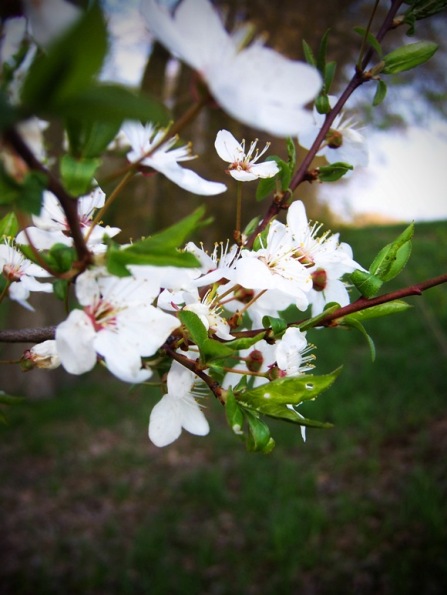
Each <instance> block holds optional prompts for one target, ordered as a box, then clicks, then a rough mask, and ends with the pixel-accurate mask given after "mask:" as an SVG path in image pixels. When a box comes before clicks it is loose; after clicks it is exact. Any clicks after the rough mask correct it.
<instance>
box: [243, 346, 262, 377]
mask: <svg viewBox="0 0 447 595" xmlns="http://www.w3.org/2000/svg"><path fill="white" fill-rule="evenodd" d="M246 363H247V368H248V369H249V370H250V372H259V370H260V369H261V368H262V364H263V363H264V356H263V355H262V352H261V351H259V349H254V350H253V351H252V352H251V353H250V355H249V356H248V357H247V362H246Z"/></svg>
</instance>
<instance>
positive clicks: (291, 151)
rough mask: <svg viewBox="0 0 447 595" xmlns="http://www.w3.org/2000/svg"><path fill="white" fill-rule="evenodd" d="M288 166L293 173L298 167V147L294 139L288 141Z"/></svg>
mask: <svg viewBox="0 0 447 595" xmlns="http://www.w3.org/2000/svg"><path fill="white" fill-rule="evenodd" d="M287 164H288V166H289V170H290V171H291V172H293V171H294V169H295V166H296V146H295V142H294V140H293V138H290V137H289V138H288V139H287Z"/></svg>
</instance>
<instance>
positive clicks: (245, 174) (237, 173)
mask: <svg viewBox="0 0 447 595" xmlns="http://www.w3.org/2000/svg"><path fill="white" fill-rule="evenodd" d="M228 173H229V174H230V176H231V177H232V178H234V179H235V180H238V181H239V182H252V181H253V180H257V179H258V177H259V176H257V175H255V174H254V173H252V172H250V171H246V170H245V169H230V170H229V171H228Z"/></svg>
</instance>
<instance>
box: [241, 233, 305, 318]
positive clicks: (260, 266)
mask: <svg viewBox="0 0 447 595" xmlns="http://www.w3.org/2000/svg"><path fill="white" fill-rule="evenodd" d="M295 250H296V248H295V244H294V242H293V238H292V236H291V234H290V232H289V230H288V229H287V227H286V226H285V225H283V224H282V223H280V222H278V221H273V222H272V223H271V224H270V228H269V231H268V234H267V241H266V245H265V247H262V248H260V249H259V250H242V252H241V258H240V259H239V260H238V262H237V263H236V267H235V269H236V274H235V281H236V282H237V283H239V284H240V285H242V286H243V287H246V288H247V289H255V290H270V289H275V290H279V291H281V292H283V293H285V294H287V295H289V296H293V298H294V302H295V304H296V306H297V307H298V308H299V309H300V310H305V309H306V308H307V306H308V297H307V293H308V291H309V290H310V289H311V287H312V279H311V276H310V273H309V271H308V270H307V268H306V267H305V266H304V265H303V264H302V263H301V262H300V261H299V260H298V259H297V258H296V257H295Z"/></svg>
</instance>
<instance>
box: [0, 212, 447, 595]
mask: <svg viewBox="0 0 447 595" xmlns="http://www.w3.org/2000/svg"><path fill="white" fill-rule="evenodd" d="M400 229H401V228H380V229H377V230H374V233H372V232H371V230H368V232H366V231H363V230H346V232H344V233H343V234H342V239H344V240H346V241H348V242H350V243H351V244H352V245H353V247H354V253H355V255H356V257H357V259H358V260H359V261H360V262H362V263H363V264H365V265H368V264H369V261H370V260H371V258H372V256H373V255H374V253H375V252H376V251H377V250H378V249H379V248H380V247H381V246H382V245H383V244H385V243H386V242H389V241H390V240H391V239H392V238H393V237H394V236H395V235H396V234H397V233H398V231H399V230H400ZM446 262H447V225H446V224H445V223H437V224H423V225H418V226H417V227H416V239H415V243H414V251H413V257H412V260H411V261H410V263H409V265H408V266H407V268H406V269H405V271H404V273H403V274H402V275H401V276H400V277H399V278H398V279H397V280H395V282H394V283H393V285H392V286H390V287H398V286H403V285H406V284H409V283H410V282H417V281H419V280H423V279H424V278H427V277H429V276H432V275H436V274H439V273H441V272H443V271H445V269H446ZM408 301H409V303H411V304H412V305H413V306H414V307H413V309H412V310H411V311H408V312H406V313H403V314H398V315H395V316H394V317H388V318H385V319H382V320H376V321H372V322H371V323H370V324H369V325H368V330H369V332H370V334H371V335H372V337H373V339H374V341H375V344H376V347H377V359H376V361H375V362H374V363H372V362H371V358H370V354H369V350H368V346H367V344H366V342H365V340H364V339H363V337H362V336H361V335H360V334H358V333H356V332H353V331H343V330H340V329H329V330H320V331H314V332H313V333H309V338H310V340H311V341H312V342H314V343H316V344H317V350H316V354H317V368H316V372H317V373H325V372H328V371H330V370H332V369H334V368H335V367H337V366H339V365H340V364H342V363H344V369H343V372H342V374H341V376H340V377H339V378H338V379H337V381H336V383H335V385H334V386H333V387H332V388H331V389H330V390H329V391H327V392H326V393H324V394H323V395H321V397H320V398H319V399H317V400H316V401H315V402H313V403H307V404H306V405H305V406H303V411H305V413H306V415H308V416H310V417H314V418H317V419H322V420H327V421H331V422H333V423H334V424H335V427H334V428H333V429H331V430H324V431H322V430H314V431H308V440H307V442H306V443H305V444H303V443H302V441H301V438H300V433H299V430H297V429H296V428H295V427H293V426H291V425H287V424H280V423H275V422H273V423H272V425H271V427H272V432H273V435H274V437H275V439H276V442H277V447H276V449H275V450H274V451H273V453H271V454H270V455H253V454H250V453H247V452H245V450H244V447H243V445H242V444H241V443H239V442H238V440H237V439H236V438H235V437H234V436H232V435H231V434H230V433H229V431H228V429H227V427H226V423H225V420H224V417H223V411H222V409H221V407H220V406H219V405H218V403H217V402H210V404H209V406H208V409H207V417H209V419H210V423H211V426H212V431H211V434H210V436H208V437H206V438H197V437H192V436H189V435H186V434H185V435H183V436H182V438H181V439H180V440H179V441H177V442H176V443H175V444H174V445H172V446H171V447H168V448H166V449H161V450H160V449H157V448H155V447H154V446H152V445H151V444H150V443H149V442H148V440H147V435H146V432H147V422H148V416H149V411H150V408H151V405H152V403H153V402H154V398H153V396H151V395H150V394H147V393H144V392H143V391H141V390H136V391H135V392H131V393H129V392H128V390H127V387H126V386H124V385H121V384H118V383H115V382H113V381H111V380H110V379H109V378H108V377H107V376H106V374H105V373H104V372H103V371H98V373H96V374H94V375H93V376H92V377H91V378H90V377H89V378H87V379H85V380H82V381H81V382H79V383H78V384H76V385H75V387H74V388H73V387H71V388H64V387H61V390H60V394H58V396H57V398H55V399H51V400H46V401H32V402H24V403H23V404H21V405H19V406H16V407H14V408H9V410H8V412H7V415H8V418H9V424H8V425H7V426H4V427H2V428H1V429H0V497H1V504H2V505H1V512H0V529H1V539H0V551H1V560H2V563H1V565H0V592H1V593H2V595H3V594H5V595H9V594H14V595H22V594H23V595H28V594H32V595H52V594H59V593H64V594H78V593H79V594H83V595H84V594H86V595H88V594H94V595H96V594H112V593H113V594H119V595H121V594H123V595H127V594H129V595H134V594H140V593H141V594H150V595H158V594H160V595H164V594H169V595H170V594H173V593H174V594H177V593H178V594H183V593H188V594H189V593H192V594H195V593H206V594H208V593H209V594H214V593H215V594H236V595H237V594H246V593H248V594H250V593H254V594H258V593H262V594H264V593H266V594H275V595H276V594H280V595H281V594H284V595H286V594H287V595H289V594H291V593H298V594H304V595H307V594H311V593H312V594H318V595H320V594H322V595H326V594H333V593H334V594H338V593H340V594H350V593H360V594H362V595H368V594H374V595H376V594H382V593H383V594H397V595H400V594H405V595H407V594H410V595H411V594H413V593H414V594H416V593H417V594H418V595H420V594H422V593H423V594H424V595H425V594H438V593H439V594H441V593H442V594H443V593H445V592H447V556H446V552H447V481H446V477H447V473H446V464H445V460H446V455H447V401H446V397H447V380H446V374H445V364H446V358H447V352H446V350H445V346H446V342H447V288H445V287H443V288H434V289H432V290H430V291H428V292H427V293H426V294H425V295H424V297H422V298H411V299H409V300H408ZM30 374H32V373H30ZM30 378H31V376H30Z"/></svg>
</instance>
